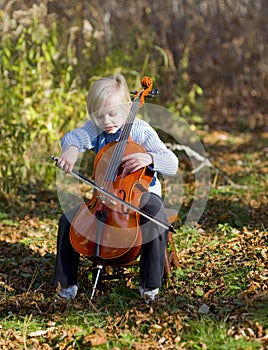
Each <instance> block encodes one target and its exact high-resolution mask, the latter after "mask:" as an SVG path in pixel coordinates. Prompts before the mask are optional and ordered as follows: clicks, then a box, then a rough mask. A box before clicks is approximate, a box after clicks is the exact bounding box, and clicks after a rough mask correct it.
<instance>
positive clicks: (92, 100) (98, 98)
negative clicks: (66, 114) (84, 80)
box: [87, 74, 130, 115]
mask: <svg viewBox="0 0 268 350" xmlns="http://www.w3.org/2000/svg"><path fill="white" fill-rule="evenodd" d="M112 95H119V96H121V102H122V103H126V102H129V101H130V95H129V90H128V85H127V82H126V79H125V78H124V76H123V75H122V74H114V75H113V76H111V77H107V78H101V79H98V80H96V81H95V82H94V83H93V84H92V86H91V87H90V89H89V91H88V95H87V110H88V113H89V115H92V114H94V113H95V112H97V111H98V110H100V109H101V108H102V107H103V105H104V103H105V101H107V99H109V98H110V97H111V96H112Z"/></svg>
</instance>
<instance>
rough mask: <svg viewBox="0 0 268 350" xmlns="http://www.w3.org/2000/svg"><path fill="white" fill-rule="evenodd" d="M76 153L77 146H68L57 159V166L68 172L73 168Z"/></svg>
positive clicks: (77, 153)
mask: <svg viewBox="0 0 268 350" xmlns="http://www.w3.org/2000/svg"><path fill="white" fill-rule="evenodd" d="M78 155H79V150H78V148H77V147H75V146H70V147H69V148H68V149H67V150H66V151H65V152H63V153H62V155H61V156H60V158H59V159H58V162H57V166H58V167H59V168H61V169H62V170H64V171H65V172H66V173H70V172H71V171H72V170H73V167H74V164H75V162H76V161H77V158H78Z"/></svg>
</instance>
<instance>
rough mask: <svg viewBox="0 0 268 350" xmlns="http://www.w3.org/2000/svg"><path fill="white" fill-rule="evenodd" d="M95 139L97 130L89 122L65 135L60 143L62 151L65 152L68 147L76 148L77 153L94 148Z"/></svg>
mask: <svg viewBox="0 0 268 350" xmlns="http://www.w3.org/2000/svg"><path fill="white" fill-rule="evenodd" d="M96 138H97V129H96V127H95V125H94V123H93V122H92V121H91V120H89V121H87V122H86V123H85V125H84V126H83V127H81V128H77V129H74V130H72V131H70V132H68V133H67V134H65V135H64V136H63V138H62V141H61V147H62V150H63V151H66V150H67V149H68V148H69V147H70V146H76V147H77V148H78V150H79V152H84V151H86V150H89V149H92V148H94V147H95V143H96Z"/></svg>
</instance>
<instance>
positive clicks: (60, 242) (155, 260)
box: [52, 192, 168, 288]
mask: <svg viewBox="0 0 268 350" xmlns="http://www.w3.org/2000/svg"><path fill="white" fill-rule="evenodd" d="M140 209H141V210H142V211H144V212H146V213H147V214H149V215H150V216H152V217H154V218H155V219H158V220H160V221H162V222H165V223H168V221H167V217H166V214H165V211H164V207H163V202H162V199H161V198H160V197H159V196H158V195H156V194H154V193H150V192H147V193H144V194H143V195H142V197H141V201H140ZM78 210H79V207H75V208H73V209H72V210H70V211H68V212H66V213H65V214H63V215H62V216H61V218H60V221H59V228H58V238H57V256H56V264H55V272H54V276H53V278H52V284H53V285H56V284H57V283H58V282H59V283H60V284H61V287H62V288H66V287H68V286H71V285H74V284H77V279H78V265H79V253H78V252H77V251H75V250H74V248H73V247H72V245H71V242H70V238H69V230H70V225H71V222H72V220H73V218H74V216H75V214H76V213H77V211H78ZM140 227H141V231H142V239H143V244H142V247H141V257H140V276H141V285H142V286H143V287H144V288H158V287H161V281H162V277H163V274H164V262H165V250H166V245H167V237H168V230H165V229H164V228H163V227H161V226H159V225H157V224H156V223H153V222H151V221H150V220H149V219H146V218H145V217H143V216H142V215H141V216H140Z"/></svg>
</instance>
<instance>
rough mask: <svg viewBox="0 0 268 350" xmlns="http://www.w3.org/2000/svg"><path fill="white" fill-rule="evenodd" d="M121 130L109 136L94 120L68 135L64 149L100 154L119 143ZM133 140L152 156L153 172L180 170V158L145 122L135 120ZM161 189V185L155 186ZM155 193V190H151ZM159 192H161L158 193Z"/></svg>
mask: <svg viewBox="0 0 268 350" xmlns="http://www.w3.org/2000/svg"><path fill="white" fill-rule="evenodd" d="M120 133H121V129H120V130H118V131H117V132H116V133H115V134H107V133H106V132H105V131H101V130H99V129H98V128H97V127H96V125H95V124H94V122H93V121H92V120H89V121H87V122H86V123H85V124H84V126H83V127H81V128H77V129H74V130H72V131H70V132H69V133H67V134H66V135H65V136H64V137H63V139H62V143H61V145H62V149H63V151H65V150H66V149H68V148H69V147H70V146H76V147H77V148H78V149H79V152H84V151H86V150H89V149H93V150H94V152H95V153H98V151H99V150H100V148H101V147H103V146H104V145H105V144H107V143H109V142H113V141H117V140H118V138H119V136H120ZM131 138H132V140H133V141H134V142H136V143H138V144H140V145H141V146H142V147H143V148H144V149H145V151H146V152H147V153H149V154H150V155H152V157H153V164H152V165H151V166H150V168H151V170H153V171H155V172H156V173H159V174H161V175H163V176H172V175H175V174H176V172H177V170H178V158H177V157H176V155H175V154H174V153H173V152H172V151H171V150H169V149H168V148H167V147H166V145H165V144H164V143H163V142H162V141H161V140H160V138H159V136H158V134H157V132H156V131H155V130H154V129H153V128H152V127H151V126H150V125H149V124H148V123H147V122H146V121H144V120H142V119H139V118H137V117H136V118H135V121H134V123H133V125H132V128H131ZM155 185H157V187H159V183H157V184H155ZM150 190H152V191H153V189H150ZM157 192H159V191H157Z"/></svg>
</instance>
